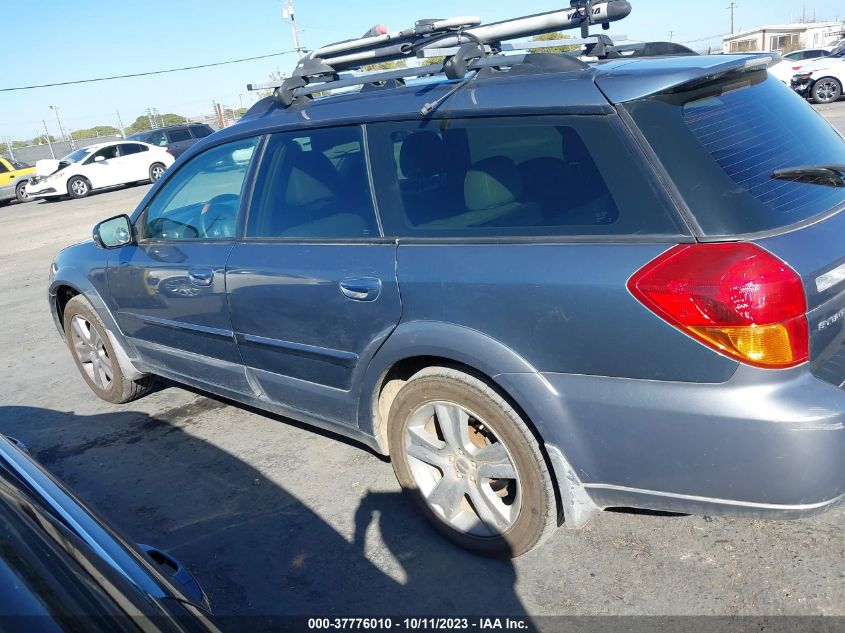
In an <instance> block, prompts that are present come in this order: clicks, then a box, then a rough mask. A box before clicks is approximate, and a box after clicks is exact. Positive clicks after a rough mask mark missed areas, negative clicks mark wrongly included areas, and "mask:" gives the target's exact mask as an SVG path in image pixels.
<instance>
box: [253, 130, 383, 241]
mask: <svg viewBox="0 0 845 633" xmlns="http://www.w3.org/2000/svg"><path fill="white" fill-rule="evenodd" d="M246 236H247V237H259V238H318V239H350V238H367V237H378V236H379V231H378V224H377V223H376V217H375V210H374V209H373V201H372V197H371V195H370V185H369V179H368V178H367V167H366V162H365V160H364V151H363V135H362V132H361V128H359V127H344V128H333V129H325V130H313V131H308V132H303V133H296V134H275V135H274V136H273V137H272V138H271V139H270V141H269V142H268V144H267V148H266V150H265V152H264V158H263V160H262V163H261V166H260V167H259V170H258V177H257V179H256V184H255V193H254V195H253V198H252V206H251V207H250V211H249V220H248V222H247V231H246Z"/></svg>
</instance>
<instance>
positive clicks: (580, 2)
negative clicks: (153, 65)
mask: <svg viewBox="0 0 845 633" xmlns="http://www.w3.org/2000/svg"><path fill="white" fill-rule="evenodd" d="M630 13H631V4H630V2H628V0H570V8H569V9H562V10H558V11H549V12H546V13H539V14H535V15H528V16H523V17H518V18H514V19H511V20H504V21H501V22H494V23H491V24H482V23H481V19H480V18H478V17H475V16H462V17H456V18H450V19H443V20H440V19H438V20H420V21H418V22H417V23H416V24H415V25H414V26H413V27H411V28H409V29H405V30H402V31H396V32H393V33H389V32H388V31H387V29H386V28H384V27H382V26H378V27H374V28H373V29H370V31H368V32H367V33H366V34H365V35H364V37H362V38H360V39H355V40H348V41H345V42H337V43H335V44H330V45H328V46H323V47H321V48H318V49H316V50H314V51H312V52H310V53H309V54H308V55H306V56H305V57H304V58H302V59H301V60H300V62H299V63H298V64H297V66H296V68H295V69H294V72H293V75H292V76H291V77H289V78H287V79H285V80H284V81H282V82H273V83H264V84H249V85H247V89H248V90H266V89H272V90H273V91H274V92H273V96H274V98H275V99H276V101H277V102H278V103H279V104H280V105H282V106H283V107H288V106H290V105H291V104H292V103H294V101H296V100H297V99H299V98H309V97H313V95H315V94H317V93H321V92H325V91H331V90H337V89H342V88H350V87H353V86H366V87H368V88H371V87H374V86H375V87H378V86H401V85H404V81H405V80H406V79H408V78H412V77H417V78H419V77H427V76H435V75H440V74H443V75H445V76H446V77H447V78H449V79H452V80H456V79H462V78H465V77H466V75H467V73H468V72H470V71H476V72H478V71H480V70H482V69H484V68H499V67H513V66H516V65H519V64H524V63H527V62H528V61H533V62H536V61H537V57H538V56H537V55H536V54H535V55H530V54H529V55H503V54H502V53H504V52H513V51H524V50H534V49H544V48H552V47H561V46H578V47H583V52H582V53H581V54H583V55H585V56H588V57H594V58H598V59H605V58H608V57H614V56H616V57H618V56H620V55H621V54H623V53H625V52H628V53H631V54H633V55H638V54H640V55H641V54H644V52H645V51H646V50H648V47H651V49H652V50H659V51H660V52H659V53H657V54H663V55H666V54H694V53H693V51H691V50H690V49H688V48H685V47H683V46H679V45H677V44H671V43H659V49H655V48H654V47H655V46H656V44H655V43H650V44H642V45H626V46H622V47H617V46H615V45H614V43H613V41H612V40H611V39H610V38H609V37H607V36H606V35H594V36H591V35H590V33H589V27H590V26H591V25H593V24H601V25H602V28H604V29H608V28H609V27H610V23H611V22H615V21H618V20H621V19H623V18H625V17H627V16H628V15H629V14H630ZM575 28H580V29H581V35H582V37H581V38H580V39H566V40H555V41H531V40H523V41H512V40H516V39H517V38H527V37H531V36H536V35H542V34H546V33H555V32H559V31H563V30H568V29H575ZM432 57H442V58H444V59H443V60H438V61H436V62H434V63H429V64H424V61H425V60H427V59H431V58H432ZM411 58H417V59H420V60H422V62H421V65H419V66H415V67H409V68H397V69H391V70H376V71H371V72H358V73H355V72H348V71H354V70H357V69H360V68H361V67H363V66H368V65H373V64H380V63H385V62H396V61H402V60H407V59H411ZM555 59H557V60H561V61H559V62H557V61H556V62H554V63H542V64H537V63H535V64H534V67H536V68H539V69H540V71H541V72H543V71H549V70H557V71H563V70H570V71H571V70H584V69H587V68H589V66H587V65H586V64H585V63H584V62H582V61H580V60H579V59H577V58H576V57H575V56H574V55H567V54H564V55H560V56H555ZM461 85H462V84H461ZM452 92H453V91H452ZM452 92H450V93H449V94H452ZM435 105H436V104H435ZM429 111H430V110H429Z"/></svg>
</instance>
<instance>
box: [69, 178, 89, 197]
mask: <svg viewBox="0 0 845 633" xmlns="http://www.w3.org/2000/svg"><path fill="white" fill-rule="evenodd" d="M70 189H71V191H72V192H73V193H75V194H76V195H77V196H84V195H85V194H87V193H88V183H86V182H85V181H84V180H74V181H73V182H72V183H71V184H70Z"/></svg>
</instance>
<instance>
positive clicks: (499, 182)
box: [464, 156, 522, 211]
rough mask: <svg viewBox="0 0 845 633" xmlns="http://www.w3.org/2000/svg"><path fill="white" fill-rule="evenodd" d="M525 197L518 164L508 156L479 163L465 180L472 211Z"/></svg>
mask: <svg viewBox="0 0 845 633" xmlns="http://www.w3.org/2000/svg"><path fill="white" fill-rule="evenodd" d="M521 194H522V181H521V180H520V178H519V174H518V173H517V169H516V165H515V164H514V162H513V161H512V160H511V159H510V158H506V157H505V156H493V157H492V158H485V159H484V160H481V161H478V162H477V163H475V164H474V165H473V166H472V167H471V168H470V170H469V171H468V172H467V175H466V178H465V179H464V199H465V200H466V205H467V208H468V209H469V210H470V211H480V210H482V209H490V208H492V207H500V206H502V205H506V204H511V203H512V202H515V201H516V199H517V198H518V197H519V196H520V195H521Z"/></svg>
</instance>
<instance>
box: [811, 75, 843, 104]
mask: <svg viewBox="0 0 845 633" xmlns="http://www.w3.org/2000/svg"><path fill="white" fill-rule="evenodd" d="M838 95H839V86H838V85H837V84H836V83H835V82H833V81H830V80H828V81H824V82H822V83H820V84H819V85H818V86H817V87H816V96H817V97H818V99H819V101H822V102H824V103H827V102H829V101H833V100H834V99H837V98H838Z"/></svg>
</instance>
